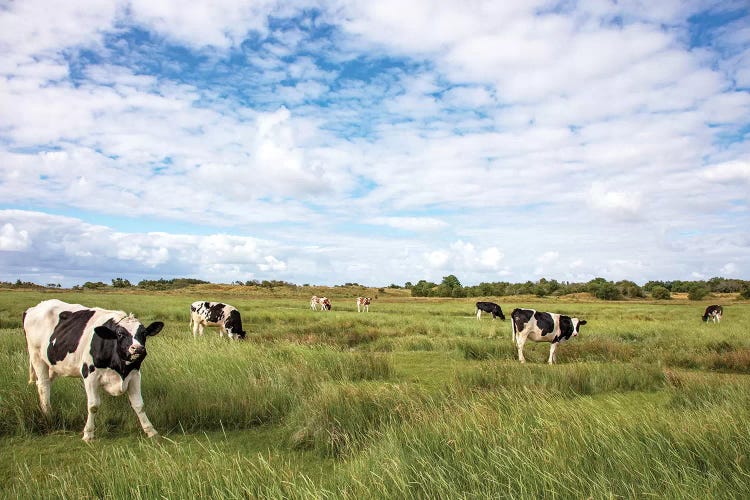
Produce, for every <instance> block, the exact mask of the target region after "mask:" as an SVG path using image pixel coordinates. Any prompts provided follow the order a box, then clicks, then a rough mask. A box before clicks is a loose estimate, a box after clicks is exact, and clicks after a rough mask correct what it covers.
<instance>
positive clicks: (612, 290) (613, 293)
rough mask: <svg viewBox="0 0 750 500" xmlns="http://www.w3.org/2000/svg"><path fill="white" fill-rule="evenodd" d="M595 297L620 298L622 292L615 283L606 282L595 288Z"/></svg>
mask: <svg viewBox="0 0 750 500" xmlns="http://www.w3.org/2000/svg"><path fill="white" fill-rule="evenodd" d="M593 290H594V291H593V292H592V293H593V295H594V297H596V298H598V299H602V300H619V299H621V298H622V293H620V290H619V289H618V288H617V286H616V285H615V284H614V283H611V282H606V283H603V284H599V285H598V286H596V287H594V288H593Z"/></svg>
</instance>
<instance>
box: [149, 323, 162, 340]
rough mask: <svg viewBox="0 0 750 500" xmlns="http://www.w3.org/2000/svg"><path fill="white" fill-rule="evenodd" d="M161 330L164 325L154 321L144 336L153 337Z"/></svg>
mask: <svg viewBox="0 0 750 500" xmlns="http://www.w3.org/2000/svg"><path fill="white" fill-rule="evenodd" d="M162 328H164V323H162V322H161V321H154V322H153V323H151V324H150V325H148V327H147V328H146V336H147V337H153V336H154V335H156V334H157V333H159V332H160V331H161V329H162Z"/></svg>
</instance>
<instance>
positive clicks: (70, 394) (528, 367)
mask: <svg viewBox="0 0 750 500" xmlns="http://www.w3.org/2000/svg"><path fill="white" fill-rule="evenodd" d="M308 292H309V290H303V291H300V292H299V293H296V294H295V293H282V294H278V295H274V293H272V292H270V291H269V292H266V293H243V291H242V290H238V289H236V288H229V287H225V288H222V287H217V286H198V287H194V288H192V289H188V290H183V291H179V292H169V293H167V292H163V293H159V292H154V293H115V292H72V291H65V290H63V291H54V292H53V291H46V292H45V291H9V290H6V291H0V497H3V498H34V499H39V498H113V499H115V498H116V499H121V498H477V497H479V498H487V497H492V498H497V497H509V498H584V497H590V498H619V497H623V498H642V497H645V496H649V497H656V498H670V499H673V498H750V377H749V376H748V375H750V332H749V331H748V325H750V303H748V302H747V301H744V302H743V301H738V300H736V299H735V298H734V297H722V298H712V299H707V300H705V301H701V302H693V301H687V300H671V301H661V302H657V301H647V300H643V301H622V302H602V301H598V300H595V299H590V298H586V297H568V298H565V297H563V298H545V299H539V298H536V297H525V296H524V297H522V296H514V297H485V298H481V299H476V298H475V299H417V298H411V297H408V296H406V295H405V294H404V293H403V291H398V290H394V291H392V290H385V291H380V292H378V291H377V290H356V289H345V288H341V289H330V290H321V291H320V292H321V293H320V294H327V295H328V296H329V297H331V299H332V302H333V310H332V311H330V312H313V311H311V310H310V309H309V297H310V295H311V293H308ZM357 292H360V294H369V295H371V296H377V298H376V299H375V300H373V303H372V305H371V307H370V312H369V313H362V314H358V313H357V311H356V305H355V303H354V298H355V297H356V296H357V294H358V293H357ZM48 298H60V299H61V300H65V301H67V302H75V303H81V304H85V305H88V306H99V307H105V308H113V309H121V310H125V311H128V312H133V313H135V314H136V316H138V317H139V319H140V320H141V321H142V322H143V323H148V322H151V321H155V320H160V321H164V322H165V323H166V326H165V328H164V330H163V331H162V332H161V333H160V334H159V335H158V336H156V337H153V338H151V339H149V342H148V345H147V348H148V359H147V360H146V361H145V363H144V365H143V368H142V372H143V396H144V400H145V402H146V411H147V413H148V415H149V418H150V419H151V421H152V422H153V424H154V426H155V427H156V429H157V430H159V432H160V433H161V436H162V437H161V438H160V439H158V440H152V439H148V438H146V437H145V435H144V434H143V432H142V431H141V429H140V426H139V425H138V422H137V419H136V417H135V414H134V413H133V412H132V410H131V409H130V407H129V405H128V402H127V398H126V397H120V398H111V397H108V396H106V395H104V396H103V404H102V408H101V410H100V412H99V415H98V417H97V439H96V440H95V441H94V442H93V443H91V444H86V443H84V442H83V441H82V440H81V432H82V429H83V426H84V422H85V416H86V409H85V407H86V399H85V393H84V391H83V388H82V384H81V381H80V380H79V379H58V380H56V381H55V382H54V383H53V385H52V406H53V412H52V414H51V415H50V416H49V417H45V416H44V415H43V414H42V413H41V411H40V410H39V406H38V397H37V393H36V388H35V387H34V386H31V385H28V383H27V381H28V356H27V352H26V346H25V339H24V335H23V330H22V328H21V315H22V313H23V311H24V310H25V309H26V308H28V307H30V306H32V305H35V304H37V303H38V302H39V301H40V300H44V299H48ZM194 300H221V301H226V302H228V303H231V304H232V305H234V306H236V307H237V308H238V309H239V310H240V311H241V313H242V317H243V324H244V327H245V329H246V330H247V331H248V339H247V340H246V341H244V342H229V341H227V339H225V338H224V339H222V338H219V336H218V332H217V331H216V329H212V328H209V329H207V332H206V335H205V336H204V337H200V338H198V339H195V340H194V339H193V337H192V334H191V333H190V331H189V329H188V321H189V304H190V303H191V302H192V301H194ZM476 300H492V301H495V302H497V303H499V304H500V305H501V306H502V308H503V311H504V312H505V314H506V316H509V314H510V311H511V310H512V309H513V308H514V307H533V308H536V309H539V310H547V311H553V312H560V313H564V314H569V315H571V316H576V317H579V318H582V319H586V320H587V321H588V324H587V325H585V326H584V327H582V329H581V335H580V336H579V337H578V338H577V339H574V340H572V341H571V342H569V343H566V344H563V345H562V346H561V347H560V348H559V349H558V364H557V365H554V366H548V365H547V364H546V359H547V354H548V349H549V344H535V343H532V342H529V343H527V345H526V348H525V351H524V352H525V355H526V359H527V363H526V364H525V365H521V364H520V363H519V362H518V361H517V360H516V357H515V356H516V353H515V348H514V347H513V345H512V344H511V326H510V321H505V322H503V321H500V320H495V321H493V320H492V319H491V318H490V317H489V316H485V315H483V317H482V320H481V321H477V320H476V317H475V316H474V312H475V310H474V305H473V304H474V302H475V301H476ZM709 303H721V304H723V305H724V306H725V311H724V320H723V321H722V322H721V323H720V324H704V323H703V322H702V321H701V318H700V317H701V314H702V312H703V309H704V308H705V306H706V305H707V304H709Z"/></svg>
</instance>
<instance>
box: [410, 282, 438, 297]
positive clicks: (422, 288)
mask: <svg viewBox="0 0 750 500" xmlns="http://www.w3.org/2000/svg"><path fill="white" fill-rule="evenodd" d="M435 287H437V285H436V284H435V283H432V282H430V281H426V280H419V281H418V282H417V284H416V285H413V286H412V287H411V296H412V297H429V296H430V295H432V290H433V289H434V288H435Z"/></svg>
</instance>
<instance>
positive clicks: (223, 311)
mask: <svg viewBox="0 0 750 500" xmlns="http://www.w3.org/2000/svg"><path fill="white" fill-rule="evenodd" d="M190 326H191V327H192V329H193V338H196V337H197V336H198V334H200V335H203V327H205V326H218V327H219V336H220V337H223V336H224V334H225V333H226V334H227V337H229V338H230V339H231V338H235V336H236V338H238V339H244V338H245V335H246V332H245V331H244V330H243V329H242V317H240V312H239V311H238V310H237V309H235V308H234V307H232V306H230V305H229V304H222V303H221V302H203V301H200V300H199V301H196V302H193V303H192V304H190Z"/></svg>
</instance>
